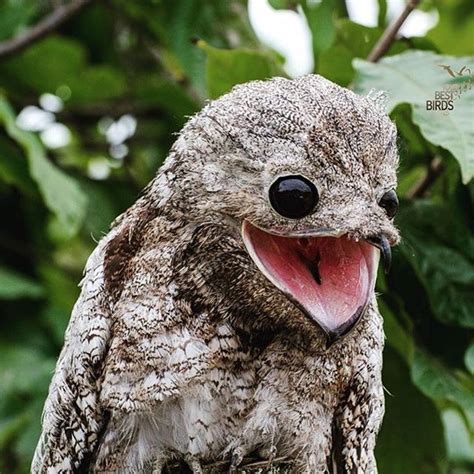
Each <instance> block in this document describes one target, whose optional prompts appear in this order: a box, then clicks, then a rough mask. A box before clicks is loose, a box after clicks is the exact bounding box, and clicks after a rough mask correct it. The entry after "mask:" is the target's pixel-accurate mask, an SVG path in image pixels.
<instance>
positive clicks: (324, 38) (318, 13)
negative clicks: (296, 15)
mask: <svg viewBox="0 0 474 474" xmlns="http://www.w3.org/2000/svg"><path fill="white" fill-rule="evenodd" d="M302 7H303V11H304V14H305V16H306V19H307V21H308V25H309V27H310V29H311V37H312V40H313V41H312V42H313V52H314V55H315V56H316V57H317V56H318V55H319V54H320V53H323V52H324V51H327V50H328V49H329V48H330V47H331V45H332V44H333V42H334V40H335V38H336V27H335V25H334V8H335V2H334V0H322V1H321V2H317V3H316V2H309V1H307V0H305V1H303V2H302Z"/></svg>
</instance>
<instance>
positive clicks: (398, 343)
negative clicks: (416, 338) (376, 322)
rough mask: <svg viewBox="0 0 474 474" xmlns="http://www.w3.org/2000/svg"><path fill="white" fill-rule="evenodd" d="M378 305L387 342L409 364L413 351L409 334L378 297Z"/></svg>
mask: <svg viewBox="0 0 474 474" xmlns="http://www.w3.org/2000/svg"><path fill="white" fill-rule="evenodd" d="M378 305H379V309H380V312H381V314H382V316H383V329H384V332H385V337H386V338H387V342H388V343H389V344H390V346H391V347H392V348H393V349H395V350H396V351H397V352H398V355H399V356H401V357H402V358H403V359H404V360H405V362H406V363H407V364H411V361H412V360H413V354H414V351H415V347H414V344H413V339H412V337H411V335H409V334H408V333H407V331H406V330H405V329H404V328H403V326H402V325H401V324H400V322H399V321H398V320H397V318H396V316H395V314H394V313H393V311H392V310H391V309H390V308H389V306H388V305H387V304H386V303H385V301H383V300H382V299H379V300H378Z"/></svg>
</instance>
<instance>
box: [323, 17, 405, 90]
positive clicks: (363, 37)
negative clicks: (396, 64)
mask: <svg viewBox="0 0 474 474" xmlns="http://www.w3.org/2000/svg"><path fill="white" fill-rule="evenodd" d="M382 34H383V29H382V28H371V27H368V26H364V25H360V24H358V23H354V22H352V21H350V20H348V19H345V18H343V19H339V20H338V21H337V22H336V39H335V41H334V44H333V45H332V46H331V47H330V48H329V49H328V50H326V51H324V52H322V54H320V55H319V57H318V61H317V64H318V73H319V74H322V75H323V76H324V77H326V78H328V79H330V80H331V81H334V82H337V83H338V84H341V85H344V86H347V85H348V84H349V83H350V82H351V81H352V79H353V77H354V73H355V70H354V67H353V66H352V60H353V59H354V58H366V57H367V56H368V54H369V53H370V51H371V50H372V48H373V47H374V45H375V43H376V42H377V41H378V39H379V38H380V36H381V35H382ZM405 49H407V45H406V44H404V43H402V42H401V41H396V42H395V43H394V44H392V46H391V47H390V49H389V50H388V51H387V53H386V56H387V55H392V54H397V53H400V52H401V51H404V50H405Z"/></svg>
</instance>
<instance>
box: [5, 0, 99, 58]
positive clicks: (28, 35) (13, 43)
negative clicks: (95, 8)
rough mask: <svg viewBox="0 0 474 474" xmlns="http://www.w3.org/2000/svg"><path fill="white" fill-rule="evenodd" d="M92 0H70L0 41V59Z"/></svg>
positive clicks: (59, 23) (13, 52)
mask: <svg viewBox="0 0 474 474" xmlns="http://www.w3.org/2000/svg"><path fill="white" fill-rule="evenodd" d="M92 1H93V0H72V1H71V2H70V3H68V4H66V5H61V6H60V7H58V8H56V9H55V10H53V12H52V13H51V14H49V15H47V16H46V17H44V18H43V19H42V20H41V21H40V22H39V23H37V24H36V25H34V26H32V27H30V28H27V29H26V30H25V31H24V32H23V33H22V34H21V35H19V36H16V37H14V38H11V39H9V40H7V41H3V42H1V43H0V59H5V58H7V57H9V56H11V55H13V54H15V53H18V52H20V51H23V50H24V49H25V48H27V47H28V46H29V45H31V44H32V43H34V42H36V41H38V40H40V39H41V38H44V37H45V36H47V35H48V34H50V33H52V32H53V31H54V30H55V29H56V28H58V27H59V26H60V25H62V24H63V23H64V22H65V21H67V20H68V19H69V18H71V17H72V16H73V15H75V14H76V13H78V12H79V11H80V10H81V9H82V8H84V7H85V6H86V5H88V4H89V3H91V2H92Z"/></svg>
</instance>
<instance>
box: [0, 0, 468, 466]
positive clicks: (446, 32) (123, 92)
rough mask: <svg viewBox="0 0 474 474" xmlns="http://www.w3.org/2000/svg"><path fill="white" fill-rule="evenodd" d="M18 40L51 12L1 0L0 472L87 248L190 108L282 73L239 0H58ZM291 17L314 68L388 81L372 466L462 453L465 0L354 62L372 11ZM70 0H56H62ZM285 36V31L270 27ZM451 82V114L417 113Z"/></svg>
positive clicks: (367, 37)
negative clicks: (388, 225) (391, 197)
mask: <svg viewBox="0 0 474 474" xmlns="http://www.w3.org/2000/svg"><path fill="white" fill-rule="evenodd" d="M74 2H76V3H83V4H84V8H81V9H78V11H77V12H75V14H74V15H71V17H70V18H69V19H68V21H66V22H63V23H62V24H60V25H58V27H57V28H55V30H54V31H53V32H51V34H48V35H46V36H45V37H44V38H41V39H39V40H37V41H34V42H32V43H31V44H29V45H27V47H25V48H23V49H21V50H16V51H13V52H7V53H5V51H3V52H2V45H4V44H5V42H8V41H11V40H12V39H16V38H19V37H21V36H22V35H24V34H25V33H28V29H27V28H28V27H31V26H32V25H35V24H37V23H38V22H41V21H42V20H44V18H46V17H48V15H51V13H52V12H53V11H57V10H58V9H60V8H63V7H64V5H62V2H61V1H59V0H51V1H47V0H41V1H38V0H2V1H1V2H0V210H1V215H2V219H3V221H2V225H1V227H0V249H1V251H0V302H1V303H0V304H1V316H0V472H3V473H22V472H27V471H28V468H29V463H30V460H31V457H32V453H33V450H34V447H35V444H36V441H37V438H38V435H39V430H40V417H41V410H42V405H43V402H44V399H45V396H46V393H47V388H48V383H49V381H50V377H51V373H52V371H53V368H54V364H55V360H56V357H57V355H58V353H59V350H60V348H61V345H62V342H63V334H64V330H65V328H66V325H67V322H68V319H69V316H70V312H71V308H72V306H73V304H74V302H75V300H76V298H77V296H78V286H77V285H78V282H79V281H80V279H81V273H82V269H83V267H84V264H85V262H86V259H87V257H88V255H89V254H90V253H91V251H92V249H93V248H94V246H95V245H96V242H97V240H98V239H100V238H101V236H102V235H104V234H105V233H106V232H107V230H108V228H109V225H110V223H111V221H112V220H113V219H114V218H115V217H116V216H117V215H118V214H120V213H121V212H122V211H123V210H124V209H126V208H127V207H128V206H129V205H130V204H131V203H133V202H134V200H135V199H136V197H137V195H138V193H139V192H140V190H141V188H142V187H143V186H144V185H145V184H146V183H147V182H148V181H149V180H150V179H151V178H152V177H153V176H154V174H155V173H156V170H157V169H158V167H159V166H160V164H161V163H162V162H163V160H164V158H165V157H166V155H167V152H168V150H169V148H170V145H171V144H172V142H173V140H174V138H175V135H176V133H177V132H178V131H179V129H180V128H181V126H182V125H183V123H184V122H185V120H186V117H187V116H189V115H192V114H194V113H195V112H196V111H198V110H199V109H200V107H201V106H202V105H203V104H204V102H205V100H206V99H207V98H214V97H218V96H219V95H221V94H222V93H224V92H226V91H228V90H229V89H230V88H231V87H232V86H233V85H234V84H237V83H240V82H245V81H248V80H251V79H261V78H267V77H271V76H274V75H285V74H286V73H285V69H284V66H285V65H284V58H283V57H282V56H281V55H280V54H278V53H276V52H275V51H272V50H270V49H269V48H268V47H265V46H263V44H262V43H261V42H259V41H258V39H257V37H256V35H255V33H254V32H253V30H252V27H251V25H250V23H249V19H248V13H247V3H246V2H245V1H239V0H229V1H217V0H205V1H204V0H201V1H198V0H143V1H140V2H133V1H129V0H105V1H101V2H93V1H84V0H82V2H81V1H80V0H79V2H78V0H73V1H72V3H74ZM270 3H271V5H272V6H273V7H274V8H277V9H291V10H296V11H299V12H300V15H302V14H303V13H302V12H304V14H305V15H306V18H307V21H308V25H309V27H310V29H311V34H312V49H313V55H314V64H315V66H314V71H315V72H317V73H320V74H323V75H324V76H326V77H327V78H328V79H330V80H333V81H335V82H337V83H339V84H341V85H344V86H349V87H352V88H353V89H354V90H355V91H357V92H360V93H368V92H369V91H370V90H371V89H372V88H375V89H384V90H387V91H388V93H389V100H388V104H387V107H388V109H389V111H390V112H391V117H392V118H393V120H394V121H395V122H396V124H397V126H398V129H399V148H400V155H401V166H400V179H399V195H400V199H401V210H400V213H399V215H398V217H397V218H396V222H397V225H398V226H399V227H400V229H401V233H402V236H403V241H402V243H401V245H400V246H399V247H398V248H396V249H394V263H393V268H392V271H391V273H390V274H389V275H388V276H385V275H380V277H379V280H378V291H379V292H380V294H381V296H380V306H381V310H382V312H383V315H384V318H385V330H386V334H387V345H386V350H385V364H384V383H385V387H386V389H387V394H386V399H387V414H386V417H385V421H384V424H383V429H382V432H381V434H380V438H379V443H378V447H377V458H378V463H379V469H380V472H381V473H382V474H386V473H387V474H393V473H403V474H406V473H417V474H418V473H444V472H452V473H468V472H473V469H474V444H473V440H474V378H473V374H474V337H473V331H472V328H473V327H474V233H473V227H474V219H473V217H474V213H473V209H474V207H473V206H474V185H473V182H472V180H471V178H472V176H473V174H474V156H473V155H474V123H473V121H474V118H473V115H474V88H470V86H472V76H471V77H469V76H465V75H464V76H462V77H456V78H453V77H450V76H449V75H448V74H447V73H446V71H443V70H442V69H441V68H439V67H438V65H440V64H443V65H449V66H451V68H452V70H455V71H459V70H460V69H461V68H462V67H463V66H468V67H470V68H471V70H472V71H474V61H473V57H472V54H474V41H473V36H474V5H473V3H472V1H471V0H437V1H436V0H432V1H430V2H423V3H422V5H421V6H420V8H421V9H422V10H424V11H437V12H438V14H439V17H438V18H439V19H438V22H437V24H436V25H435V26H434V27H433V28H432V29H431V30H429V31H428V32H427V34H426V35H425V36H423V37H410V38H400V39H398V40H397V41H395V42H394V43H393V44H392V46H391V47H390V49H389V50H388V52H387V53H386V54H385V56H384V58H383V59H381V60H380V61H379V62H378V63H376V64H373V63H368V62H366V61H364V59H365V58H366V57H367V55H368V54H369V52H370V51H371V49H372V47H373V46H374V44H375V43H376V41H377V40H378V38H379V37H380V36H381V34H382V32H383V30H384V28H385V27H386V25H387V21H388V15H387V2H386V0H379V2H378V6H379V15H378V26H374V27H367V26H363V25H360V24H357V23H355V22H353V21H351V20H350V19H349V17H348V9H347V5H346V4H345V2H344V0H322V1H318V2H316V1H310V0H301V1H297V0H271V2H270ZM66 4H67V3H66ZM281 34H282V35H285V34H286V32H285V31H283V30H282V31H281ZM453 84H457V85H458V86H459V87H461V88H462V90H463V93H462V96H461V97H460V98H458V99H456V100H455V109H454V110H453V111H451V112H449V113H442V112H433V111H427V110H426V109H425V101H426V100H427V99H432V98H433V96H434V92H435V91H436V90H440V89H442V88H443V87H444V86H446V85H453Z"/></svg>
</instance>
